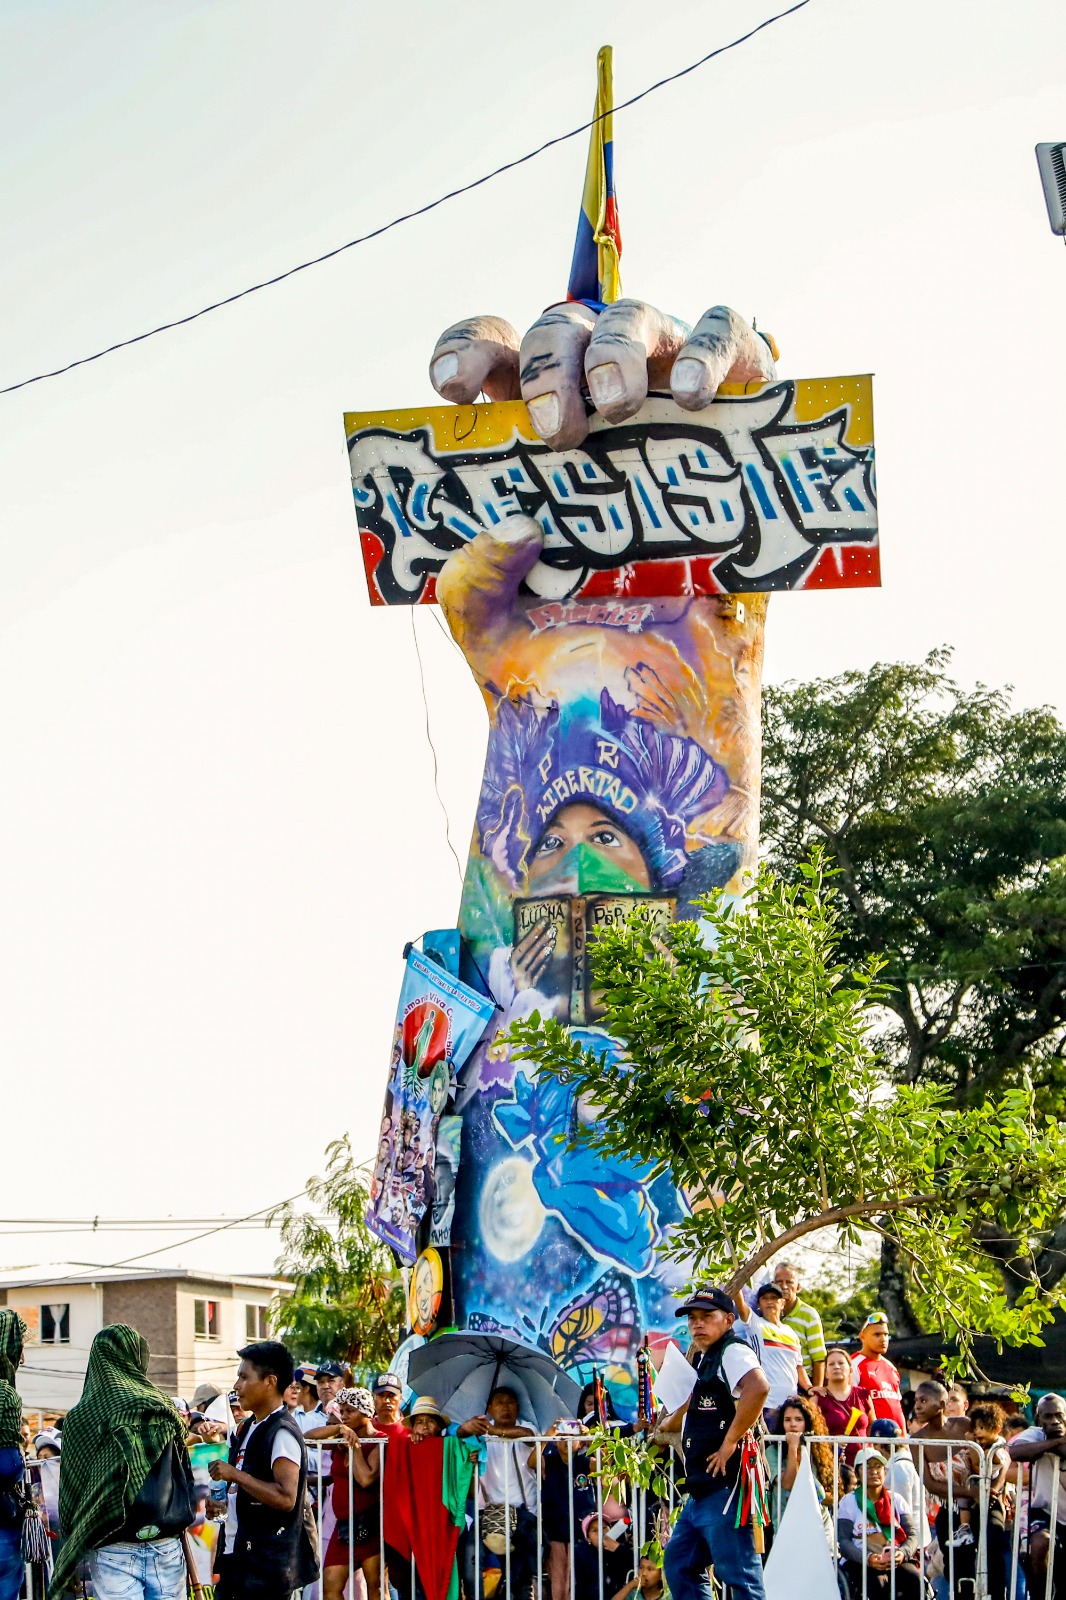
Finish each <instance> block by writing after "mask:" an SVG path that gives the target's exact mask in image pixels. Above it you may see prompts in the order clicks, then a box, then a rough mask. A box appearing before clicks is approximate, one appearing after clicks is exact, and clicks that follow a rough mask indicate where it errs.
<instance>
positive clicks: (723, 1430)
mask: <svg viewBox="0 0 1066 1600" xmlns="http://www.w3.org/2000/svg"><path fill="white" fill-rule="evenodd" d="M676 1314H677V1316H679V1317H687V1318H688V1328H689V1334H690V1335H691V1338H692V1343H693V1346H694V1347H695V1349H696V1351H698V1353H699V1365H698V1367H697V1368H696V1382H695V1384H694V1386H693V1389H692V1392H691V1394H690V1395H689V1398H688V1400H687V1401H686V1402H685V1406H684V1408H683V1410H682V1411H679V1412H677V1413H675V1416H674V1417H673V1418H671V1419H670V1420H669V1421H668V1422H667V1423H666V1426H667V1427H668V1428H669V1427H671V1426H673V1427H676V1426H677V1425H678V1423H679V1422H680V1420H681V1417H682V1415H683V1416H684V1427H683V1432H682V1445H683V1448H684V1453H685V1488H686V1490H687V1494H688V1498H687V1499H686V1501H685V1504H684V1506H683V1507H682V1510H681V1515H680V1517H679V1518H678V1520H677V1523H676V1525H675V1527H674V1531H673V1535H672V1537H671V1539H670V1543H669V1544H668V1545H667V1547H666V1557H665V1561H664V1564H663V1570H664V1574H665V1577H666V1582H667V1587H668V1588H669V1590H670V1594H671V1595H672V1597H673V1600H711V1593H712V1591H711V1585H710V1580H709V1578H708V1576H707V1568H708V1566H711V1565H713V1567H714V1573H715V1577H716V1579H717V1580H718V1582H719V1583H721V1584H727V1585H728V1586H729V1591H730V1594H731V1596H732V1600H764V1590H763V1579H762V1563H761V1562H760V1560H759V1557H758V1555H757V1553H756V1550H755V1534H754V1531H753V1529H752V1525H751V1523H750V1521H749V1522H747V1523H745V1524H743V1525H742V1526H741V1527H736V1526H735V1524H736V1520H737V1507H736V1493H734V1491H736V1490H737V1484H738V1480H739V1477H740V1454H739V1446H740V1443H741V1440H742V1439H743V1438H744V1435H745V1434H746V1433H747V1432H748V1430H749V1429H750V1428H753V1427H754V1426H755V1424H756V1422H757V1421H758V1419H759V1416H760V1415H761V1413H762V1409H763V1406H764V1405H765V1404H766V1398H767V1395H768V1394H769V1392H770V1385H769V1382H768V1381H767V1377H766V1374H765V1372H764V1371H763V1370H762V1367H761V1366H760V1365H759V1362H758V1358H757V1357H756V1355H755V1354H754V1352H753V1351H752V1349H751V1347H750V1346H749V1345H747V1344H745V1343H744V1342H743V1341H742V1340H741V1339H738V1338H737V1336H736V1334H734V1333H733V1319H734V1316H735V1308H734V1305H733V1302H732V1300H731V1299H730V1298H729V1296H728V1295H727V1294H726V1292H725V1290H724V1289H717V1288H713V1287H707V1288H700V1289H698V1290H697V1291H696V1292H695V1293H694V1294H692V1295H690V1296H689V1298H688V1299H687V1300H685V1301H684V1302H683V1304H682V1305H680V1306H679V1307H678V1308H677V1313H676Z"/></svg>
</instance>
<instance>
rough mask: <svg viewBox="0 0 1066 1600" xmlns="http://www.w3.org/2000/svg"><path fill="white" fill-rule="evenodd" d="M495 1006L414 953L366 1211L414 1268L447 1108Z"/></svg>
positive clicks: (373, 1224) (407, 971)
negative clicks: (456, 1076) (439, 1137)
mask: <svg viewBox="0 0 1066 1600" xmlns="http://www.w3.org/2000/svg"><path fill="white" fill-rule="evenodd" d="M494 1010H495V1006H494V1005H493V1002H492V1001H491V1000H487V999H486V998H485V996H484V995H480V994H476V993H475V992H474V990H473V989H470V988H468V987H467V985H466V984H465V983H462V982H461V981H460V980H459V978H457V977H456V976H454V974H452V973H450V972H447V971H445V969H444V968H443V967H441V966H439V965H438V964H437V962H436V961H432V960H430V959H428V958H427V957H426V956H424V955H421V954H420V953H419V952H418V951H417V950H413V949H412V950H409V951H408V954H407V965H406V968H405V970H404V979H403V987H402V988H401V990H400V1004H399V1009H398V1011H397V1015H396V1029H395V1034H394V1038H393V1048H392V1069H391V1073H390V1076H389V1086H388V1089H387V1090H386V1094H385V1112H384V1115H383V1117H382V1120H381V1133H380V1136H379V1142H378V1157H377V1162H376V1164H375V1167H374V1175H373V1178H372V1179H371V1184H370V1207H369V1209H368V1211H367V1215H366V1222H367V1226H368V1227H369V1228H370V1230H371V1232H372V1233H375V1234H376V1235H377V1237H378V1238H379V1239H381V1240H382V1241H383V1242H384V1243H385V1244H387V1245H390V1246H391V1247H392V1249H393V1250H394V1251H395V1252H396V1254H397V1256H398V1257H399V1258H400V1260H401V1261H404V1262H405V1263H406V1264H407V1265H408V1266H412V1265H413V1264H414V1261H415V1257H416V1256H417V1254H418V1250H417V1245H416V1235H417V1233H418V1230H419V1226H420V1224H421V1221H422V1218H423V1217H424V1216H425V1214H426V1210H427V1208H428V1206H429V1203H430V1200H431V1199H432V1196H433V1174H434V1167H435V1164H436V1140H437V1130H438V1125H439V1123H440V1121H441V1114H442V1112H443V1111H444V1109H445V1107H446V1105H447V1103H448V1101H449V1099H450V1098H451V1095H452V1092H453V1089H454V1084H455V1074H456V1072H457V1071H458V1070H459V1069H460V1068H461V1067H462V1066H463V1065H464V1064H465V1062H466V1059H467V1057H468V1056H469V1054H470V1052H471V1050H472V1049H473V1048H474V1046H475V1045H476V1044H477V1042H478V1040H479V1039H480V1038H481V1035H482V1034H483V1033H484V1031H485V1029H486V1027H487V1026H488V1024H489V1021H490V1020H491V1018H492V1015H493V1012H494Z"/></svg>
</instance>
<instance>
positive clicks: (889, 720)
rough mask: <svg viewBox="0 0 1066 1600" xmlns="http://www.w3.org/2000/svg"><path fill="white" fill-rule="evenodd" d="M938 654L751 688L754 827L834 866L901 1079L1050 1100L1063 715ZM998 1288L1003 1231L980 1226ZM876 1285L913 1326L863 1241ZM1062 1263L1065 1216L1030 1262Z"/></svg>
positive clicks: (853, 947)
mask: <svg viewBox="0 0 1066 1600" xmlns="http://www.w3.org/2000/svg"><path fill="white" fill-rule="evenodd" d="M949 660H950V653H949V652H948V651H945V650H940V651H935V652H933V654H931V655H930V656H928V657H927V658H926V660H925V661H924V662H919V663H906V662H903V663H888V664H879V665H877V666H875V667H873V668H872V669H871V670H870V671H869V672H863V673H860V672H847V673H844V674H842V675H841V676H840V677H836V678H829V679H823V680H820V681H816V682H812V683H805V684H788V685H785V686H784V687H783V688H771V689H768V690H767V692H766V697H765V702H764V758H763V839H764V848H765V851H766V855H767V859H768V860H769V861H770V863H771V864H772V865H773V866H774V868H775V869H776V870H777V871H778V872H779V873H780V874H781V875H782V876H783V877H785V878H788V879H791V880H793V881H795V880H796V877H797V873H798V870H799V864H800V863H801V862H802V861H803V860H804V859H806V858H807V856H808V855H809V853H810V850H811V849H812V847H813V846H814V845H816V844H817V845H820V846H821V847H822V848H823V849H824V850H825V852H826V854H827V856H828V858H829V860H830V862H831V863H832V865H833V866H834V867H835V868H836V869H837V877H836V880H835V882H836V885H837V887H838V889H839V891H840V894H841V896H842V901H843V905H842V918H841V941H842V948H843V951H844V954H845V956H846V957H847V958H848V959H850V960H851V961H853V962H861V961H864V960H866V959H867V958H868V957H870V956H871V955H875V956H878V957H880V958H881V959H882V961H883V962H884V967H883V970H882V973H881V982H882V984H883V987H884V1002H885V1010H884V1012H883V1019H884V1022H883V1025H882V1027H881V1028H880V1030H879V1033H880V1036H879V1043H880V1046H881V1048H882V1049H883V1050H884V1052H885V1054H886V1057H887V1059H888V1060H889V1061H890V1063H891V1066H892V1070H893V1072H894V1074H895V1075H896V1077H897V1078H898V1079H899V1081H901V1082H903V1083H911V1084H917V1083H939V1084H943V1085H944V1086H945V1087H946V1088H947V1089H948V1090H949V1091H950V1093H951V1095H952V1097H953V1099H954V1100H955V1102H956V1104H958V1105H964V1104H971V1103H974V1102H977V1101H979V1100H980V1099H981V1098H982V1097H983V1096H985V1095H988V1094H999V1093H1000V1092H1002V1090H1003V1089H1004V1088H1006V1087H1008V1086H1010V1085H1019V1084H1022V1083H1024V1082H1025V1081H1026V1080H1027V1079H1031V1081H1032V1082H1033V1083H1034V1084H1035V1086H1036V1090H1037V1096H1038V1104H1039V1105H1040V1107H1041V1108H1042V1109H1045V1110H1048V1111H1052V1112H1054V1113H1055V1114H1057V1115H1061V1113H1062V1110H1063V1103H1064V1097H1066V1060H1064V1056H1066V729H1064V728H1063V726H1062V724H1061V723H1060V722H1059V721H1058V720H1057V718H1056V717H1055V716H1054V714H1053V713H1052V712H1051V711H1049V710H1047V709H1046V708H1041V709H1036V710H1024V711H1013V710H1012V709H1011V707H1010V704H1009V700H1008V697H1007V695H1006V693H1004V692H999V691H995V690H991V689H987V688H984V687H982V686H978V687H977V688H976V689H974V690H973V691H970V692H966V691H963V690H962V689H960V688H959V686H958V685H957V684H956V683H954V682H953V681H952V679H951V678H950V677H949V676H948V671H947V668H948V663H949ZM984 1235H985V1238H986V1242H988V1243H989V1244H990V1245H992V1246H993V1247H994V1248H995V1250H996V1251H997V1253H998V1255H999V1258H1000V1260H1001V1264H1002V1268H1003V1274H1004V1282H1005V1284H1006V1287H1007V1292H1008V1294H1013V1293H1015V1292H1017V1291H1018V1290H1019V1289H1020V1287H1021V1285H1022V1284H1023V1283H1024V1282H1025V1281H1026V1278H1027V1276H1028V1268H1027V1267H1023V1269H1022V1271H1021V1272H1020V1273H1019V1272H1018V1271H1016V1270H1015V1254H1016V1247H1015V1241H1014V1239H1013V1238H1012V1236H1011V1234H1010V1232H1009V1230H1008V1229H1005V1228H1003V1227H1002V1226H1001V1225H1000V1224H999V1223H998V1222H997V1223H993V1224H991V1225H989V1226H986V1227H984ZM883 1265H884V1275H883V1296H882V1298H883V1299H884V1301H885V1303H886V1304H887V1306H888V1308H889V1310H890V1311H891V1312H892V1314H893V1317H894V1319H895V1320H897V1321H898V1322H899V1323H900V1325H901V1326H902V1327H903V1328H906V1327H908V1326H910V1327H912V1328H913V1326H914V1323H913V1318H912V1316H911V1311H910V1307H909V1304H908V1302H907V1296H906V1287H907V1285H906V1276H907V1275H906V1272H905V1271H904V1270H903V1269H902V1265H901V1263H899V1262H898V1261H897V1260H896V1258H895V1255H894V1252H893V1251H892V1249H891V1247H886V1249H885V1250H884V1252H883ZM1037 1271H1038V1274H1039V1276H1040V1279H1041V1281H1042V1283H1044V1284H1045V1285H1047V1286H1050V1285H1053V1284H1055V1283H1057V1282H1059V1280H1060V1279H1061V1278H1062V1277H1063V1275H1064V1273H1066V1219H1059V1223H1058V1226H1057V1227H1056V1228H1055V1229H1054V1230H1053V1231H1052V1232H1051V1234H1050V1235H1049V1236H1048V1237H1047V1239H1046V1241H1045V1244H1044V1248H1043V1249H1042V1251H1041V1253H1040V1255H1039V1257H1038V1260H1037Z"/></svg>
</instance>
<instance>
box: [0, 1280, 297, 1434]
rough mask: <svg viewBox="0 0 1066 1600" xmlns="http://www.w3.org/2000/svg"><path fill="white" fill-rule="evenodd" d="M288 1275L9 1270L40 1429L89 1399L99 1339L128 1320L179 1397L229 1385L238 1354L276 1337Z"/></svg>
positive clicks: (7, 1293)
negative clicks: (276, 1307)
mask: <svg viewBox="0 0 1066 1600" xmlns="http://www.w3.org/2000/svg"><path fill="white" fill-rule="evenodd" d="M289 1288H290V1286H289V1284H287V1283H285V1282H284V1281H282V1280H281V1279H278V1278H244V1277H234V1276H222V1275H220V1274H219V1273H214V1272H194V1271H192V1270H191V1269H188V1268H184V1267H161V1268H155V1269H153V1268H144V1267H85V1266H81V1265H79V1264H77V1263H72V1262H64V1263H59V1264H51V1265H47V1266H42V1267H39V1268H35V1269H30V1270H26V1269H23V1270H21V1271H0V1305H7V1306H10V1307H11V1308H12V1309H13V1310H15V1311H17V1312H18V1313H19V1315H20V1316H21V1318H22V1320H23V1321H24V1322H25V1324H26V1326H27V1329H28V1332H27V1335H26V1360H25V1364H24V1365H23V1367H22V1368H21V1370H20V1372H19V1375H18V1389H19V1393H20V1394H21V1395H22V1404H23V1409H24V1411H25V1412H26V1415H27V1417H28V1419H29V1421H30V1422H31V1423H34V1422H35V1419H38V1420H40V1421H43V1420H44V1419H45V1418H48V1417H54V1416H55V1415H56V1414H57V1413H60V1412H64V1411H67V1410H69V1408H70V1407H71V1406H72V1405H73V1404H74V1402H75V1401H76V1400H77V1399H78V1397H79V1396H80V1394H81V1388H82V1381H83V1379H84V1377H85V1364H86V1362H87V1360H88V1358H89V1346H90V1345H91V1344H92V1341H93V1337H94V1335H95V1334H96V1333H98V1332H99V1330H100V1329H101V1328H102V1327H104V1326H106V1324H107V1323H109V1322H127V1323H129V1325H130V1327H132V1328H136V1329H137V1331H138V1333H141V1334H143V1335H144V1337H145V1338H146V1339H147V1340H148V1343H149V1345H150V1346H151V1349H152V1359H151V1362H150V1364H149V1369H148V1375H149V1377H150V1378H151V1379H152V1381H153V1382H154V1383H157V1384H158V1385H159V1387H160V1388H161V1389H163V1390H164V1391H165V1392H166V1393H167V1394H170V1395H183V1396H184V1397H185V1398H186V1399H189V1398H190V1397H191V1396H192V1393H193V1390H194V1389H196V1387H197V1386H198V1385H199V1384H201V1383H215V1384H217V1385H218V1386H219V1388H227V1387H229V1385H230V1384H231V1383H232V1381H233V1378H234V1376H235V1375H236V1371H237V1357H236V1351H237V1348H238V1346H239V1345H243V1344H247V1343H248V1342H249V1341H250V1340H252V1339H265V1338H269V1337H270V1308H271V1304H272V1302H273V1301H274V1298H275V1296H277V1295H284V1294H286V1293H288V1292H289Z"/></svg>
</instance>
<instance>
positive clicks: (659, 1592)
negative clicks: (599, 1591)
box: [604, 1556, 669, 1600]
mask: <svg viewBox="0 0 1066 1600" xmlns="http://www.w3.org/2000/svg"><path fill="white" fill-rule="evenodd" d="M604 1577H605V1578H606V1573H605V1574H604ZM605 1586H606V1585H605ZM631 1595H633V1596H635V1597H636V1600H669V1596H668V1590H667V1587H666V1580H665V1579H664V1577H663V1569H662V1567H658V1566H656V1564H655V1562H654V1561H652V1559H651V1557H650V1556H641V1558H640V1561H639V1563H638V1565H637V1570H636V1572H635V1573H634V1575H633V1576H632V1577H631V1578H630V1579H629V1581H628V1583H624V1584H623V1585H622V1587H621V1588H620V1589H619V1591H618V1593H617V1594H616V1595H615V1596H614V1600H630V1596H631Z"/></svg>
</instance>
